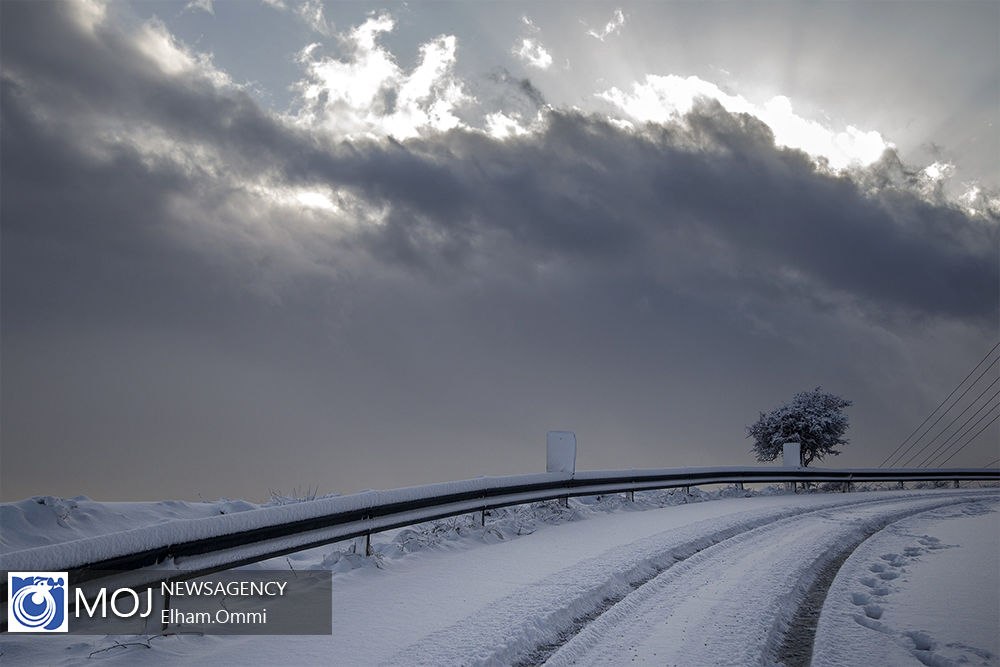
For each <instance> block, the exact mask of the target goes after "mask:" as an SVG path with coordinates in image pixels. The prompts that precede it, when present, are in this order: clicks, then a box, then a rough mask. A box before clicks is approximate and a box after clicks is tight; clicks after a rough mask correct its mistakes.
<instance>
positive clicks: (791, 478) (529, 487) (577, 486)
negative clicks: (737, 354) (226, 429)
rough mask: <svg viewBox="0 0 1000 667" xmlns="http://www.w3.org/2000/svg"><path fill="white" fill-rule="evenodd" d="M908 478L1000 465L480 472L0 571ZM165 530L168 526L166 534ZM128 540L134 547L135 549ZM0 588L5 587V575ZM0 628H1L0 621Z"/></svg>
mask: <svg viewBox="0 0 1000 667" xmlns="http://www.w3.org/2000/svg"><path fill="white" fill-rule="evenodd" d="M917 481H955V482H958V481H989V482H1000V470H998V469H988V468H950V469H878V468H862V469H842V470H829V469H821V468H814V469H808V468H784V467H770V468H765V467H716V468H681V469H662V470H617V471H586V472H576V473H575V474H569V473H541V474H536V475H518V476H512V477H481V478H478V479H473V480H466V481H463V482H450V483H445V484H432V485H428V486H423V487H412V488H408V489H395V490H391V491H370V492H363V493H359V494H353V495H350V496H335V497H330V498H322V499H317V500H313V501H304V502H302V503H296V504H292V505H285V506H279V507H273V508H263V509H258V510H249V511H246V512H241V513H237V514H231V515H224V516H218V517H207V518H202V519H193V520H183V521H177V522H171V524H165V525H166V527H167V529H166V530H164V529H163V526H157V527H152V528H150V529H138V530H135V531H128V532H126V533H121V534H117V535H114V536H99V537H95V538H90V539H86V540H77V541H75V542H70V543H63V544H57V545H51V546H43V547H38V548H33V549H26V550H22V551H16V552H12V553H8V554H3V555H0V570H8V571H10V570H14V571H16V570H35V571H66V572H68V573H69V578H70V582H72V584H73V585H74V586H76V585H79V584H82V583H85V582H92V584H97V583H99V580H100V581H111V580H112V579H115V580H118V579H124V580H127V581H128V585H149V584H158V583H159V582H167V581H175V580H178V579H181V578H187V579H189V578H193V577H196V576H203V575H206V574H211V573H213V572H218V571H220V570H227V569H231V568H234V567H239V566H242V565H248V564H251V563H256V562H260V561H263V560H267V559H270V558H275V557H278V556H283V555H286V554H290V553H293V552H296V551H302V550H304V549H309V548H313V547H318V546H323V545H326V544H330V543H333V542H340V541H344V540H348V539H352V538H356V537H362V536H368V537H369V538H370V536H371V534H373V533H377V532H381V531H385V530H391V529H393V528H401V527H404V526H410V525H413V524H417V523H423V522H425V521H432V520H435V519H443V518H446V517H451V516H456V515H460V514H468V513H473V512H485V511H488V510H492V509H499V508H502V507H509V506H512V505H521V504H526V503H531V502H538V501H543V500H552V499H559V498H569V497H574V496H593V495H600V494H609V493H628V492H634V491H644V490H654V489H668V488H679V487H690V486H697V485H702V484H757V483H774V482H796V483H801V482H841V483H844V484H845V485H849V484H851V483H858V482H917ZM846 488H847V487H846V486H845V490H846ZM171 527H176V528H178V530H176V531H171V530H170V528H171ZM192 535H197V537H193V538H192V537H191V536H192ZM125 538H130V539H125ZM130 544H131V545H133V546H130ZM136 544H142V547H141V548H135V546H134V545H136ZM109 549H110V551H109ZM109 553H111V554H113V555H110V556H109V555H108V554H109ZM91 554H102V555H103V556H104V557H96V558H95V557H93V556H91ZM173 568H182V569H183V572H178V571H177V570H175V569H173ZM109 573H111V574H109ZM2 585H3V587H4V588H6V581H4V582H2ZM109 585H110V584H109ZM2 625H3V626H4V627H5V626H6V618H4V619H3V622H2Z"/></svg>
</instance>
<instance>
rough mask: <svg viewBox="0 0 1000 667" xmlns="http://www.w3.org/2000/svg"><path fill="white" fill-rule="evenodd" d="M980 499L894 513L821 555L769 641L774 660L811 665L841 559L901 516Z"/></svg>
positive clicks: (794, 666)
mask: <svg viewBox="0 0 1000 667" xmlns="http://www.w3.org/2000/svg"><path fill="white" fill-rule="evenodd" d="M980 501H981V499H978V498H968V499H964V500H961V501H958V502H957V503H946V504H944V505H938V506H937V507H931V508H927V509H921V510H915V511H907V512H901V513H897V514H893V515H891V516H888V517H886V518H885V519H884V520H882V521H879V522H877V523H873V524H871V525H869V526H868V527H867V528H865V529H864V530H863V531H861V532H860V534H858V535H855V536H854V537H853V538H852V539H850V540H848V542H847V543H846V544H845V545H844V546H843V548H842V549H840V550H839V551H838V552H836V553H834V554H829V555H827V556H824V557H822V558H821V559H819V560H818V561H817V562H815V563H813V567H812V568H810V570H813V569H815V572H816V574H815V576H814V577H812V578H813V581H812V583H811V585H810V586H809V588H808V589H807V590H806V593H805V595H804V596H803V598H802V600H801V601H800V602H799V604H798V606H797V607H796V609H795V611H794V613H793V614H792V615H791V618H790V619H789V620H788V621H787V622H786V623H785V624H784V625H785V627H784V629H783V631H781V632H780V637H776V638H775V640H774V641H773V643H772V644H771V645H772V646H777V650H776V651H775V652H774V658H775V661H776V662H777V663H779V664H782V665H788V667H800V666H805V665H809V664H810V662H811V661H812V651H813V643H814V642H815V639H816V627H817V625H818V624H819V615H820V611H821V610H822V609H823V603H824V602H825V601H826V596H827V593H828V592H829V590H830V586H831V585H832V584H833V580H834V579H835V578H836V576H837V573H838V572H839V571H840V568H841V567H842V566H843V564H844V562H845V561H847V559H848V558H849V557H850V556H851V554H853V553H854V552H855V551H856V550H857V549H858V547H860V546H861V545H862V544H863V543H865V542H866V541H868V540H869V539H871V538H872V537H874V536H875V535H877V534H878V533H880V532H882V531H883V530H885V529H886V528H887V527H889V526H890V525H892V524H894V523H898V522H899V521H902V520H904V519H908V518H910V517H913V516H916V515H918V514H925V513H927V512H933V511H935V510H937V509H940V508H941V507H943V506H946V505H952V504H959V503H975V502H980Z"/></svg>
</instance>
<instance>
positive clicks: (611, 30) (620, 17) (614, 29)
mask: <svg viewBox="0 0 1000 667" xmlns="http://www.w3.org/2000/svg"><path fill="white" fill-rule="evenodd" d="M623 25H625V14H624V13H623V12H622V10H621V9H616V10H615V13H614V15H613V16H612V17H611V20H610V21H608V22H607V24H606V25H605V26H604V28H602V29H601V31H600V32H598V31H596V30H593V29H591V30H588V31H587V34H588V35H590V36H591V37H593V38H594V39H598V40H600V41H602V42H603V41H604V40H605V39H607V38H608V37H610V36H611V35H617V34H618V33H619V32H621V29H622V26H623Z"/></svg>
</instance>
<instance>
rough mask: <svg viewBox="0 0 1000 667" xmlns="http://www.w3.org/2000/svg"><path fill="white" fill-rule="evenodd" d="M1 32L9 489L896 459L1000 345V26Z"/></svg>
mask: <svg viewBox="0 0 1000 667" xmlns="http://www.w3.org/2000/svg"><path fill="white" fill-rule="evenodd" d="M0 19H2V20H0V23H2V35H0V37H2V41H0V48H2V63H3V65H2V91H0V105H2V125H0V133H2V136H0V142H2V143H0V150H2V153H0V159H2V165H0V166H2V173H0V177H2V180H0V184H2V193H0V195H2V196H0V207H2V210H0V213H2V218H0V221H2V285H0V286H2V313H0V315H2V319H0V325H2V332H0V333H2V339H0V341H2V347H0V353H2V358H0V362H2V367H0V368H2V415H0V416H2V421H0V427H2V433H0V434H2V450H0V456H2V472H0V474H2V496H3V499H4V500H16V499H20V498H24V497H28V496H32V495H40V494H53V495H62V496H73V495H76V494H85V495H87V496H90V497H92V498H96V499H103V500H116V499H159V498H184V499H198V498H204V499H214V498H217V497H219V496H227V497H246V498H249V499H254V500H260V499H263V498H266V497H267V494H268V489H280V490H282V491H286V492H287V491H291V490H293V489H295V488H299V489H306V488H317V489H318V490H319V491H320V492H323V493H325V492H339V493H348V492H352V491H357V490H360V489H363V488H390V487H397V486H405V485H412V484H422V483H427V482H432V481H446V480H451V479H461V478H468V477H475V476H477V475H481V474H509V473H523V472H536V471H543V470H544V465H545V464H544V460H545V454H544V441H545V432H546V431H547V430H550V429H571V430H574V431H576V434H577V439H578V443H579V454H578V459H577V465H578V468H581V469H588V468H589V469H601V468H627V467H636V468H640V467H676V466H689V465H717V464H725V465H747V464H752V463H753V457H752V455H751V453H750V444H751V443H750V442H749V441H748V440H746V439H745V427H746V426H747V425H748V424H750V423H751V422H753V421H754V420H755V419H756V417H757V415H758V412H759V411H762V410H768V409H770V408H772V407H775V406H776V405H778V404H780V403H782V402H784V401H786V400H789V399H790V398H791V396H792V395H793V394H794V393H796V392H799V391H804V390H809V389H812V388H814V387H816V386H818V385H821V386H822V387H823V388H824V389H826V390H829V391H832V392H836V393H840V394H842V395H844V396H846V397H847V398H850V399H852V400H853V401H854V405H853V407H851V408H850V409H849V411H848V414H849V415H850V417H851V423H852V426H851V429H850V431H849V437H850V439H851V444H850V445H848V446H847V447H846V448H845V451H844V454H843V455H842V456H840V457H839V458H836V459H832V460H828V461H826V462H824V465H836V466H871V465H877V464H878V463H879V462H881V461H882V460H883V459H884V458H885V457H886V455H888V454H889V453H890V452H891V451H892V450H893V449H894V448H895V447H896V446H897V445H898V444H899V443H900V441H902V440H903V439H904V438H905V437H906V436H907V434H909V433H910V432H911V431H912V430H913V428H915V427H916V426H917V424H919V423H920V422H921V420H923V419H924V417H925V416H927V414H928V413H929V412H930V411H931V410H932V409H933V408H934V407H935V406H936V405H937V404H938V403H939V402H940V401H941V400H942V399H943V398H944V397H945V396H946V395H947V394H948V392H949V391H951V390H952V388H953V387H954V386H955V385H956V384H957V383H958V382H959V381H960V380H961V379H962V378H963V377H964V376H965V375H966V374H967V373H968V372H969V371H970V370H971V369H972V367H973V366H975V364H976V363H977V362H978V361H979V360H980V359H981V358H982V356H983V355H984V354H985V353H986V351H987V350H989V349H990V348H991V346H992V345H993V344H994V343H995V342H996V341H997V339H998V337H1000V330H998V329H1000V326H998V301H1000V295H998V284H1000V256H998V239H1000V234H998V226H1000V159H998V156H1000V131H998V120H1000V118H998V116H1000V40H998V34H1000V4H998V3H995V2H977V3H963V2H919V3H902V2H899V3H895V2H880V3H850V2H837V3H825V4H822V3H814V2H803V3H773V2H769V3H760V4H758V3H688V2H684V3H680V2H678V3H646V2H643V3H636V4H634V5H629V4H623V5H616V4H612V3H606V2H600V3H591V4H588V3H554V2H550V3H538V4H519V3H510V2H505V3H490V4H481V3H445V2H436V3H428V4H423V3H402V4H389V5H372V4H366V3H329V4H325V3H321V2H317V1H315V0H309V1H308V2H302V1H301V0H266V1H261V2H251V1H249V0H248V1H246V2H221V1H216V2H212V1H211V0H198V1H196V2H192V3H189V4H185V3H182V2H181V3H177V2H148V1H143V2H136V3H112V4H108V5H106V4H104V3H102V2H97V1H96V0H85V1H76V2H68V1H67V2H30V3H29V2H23V3H22V2H15V1H5V2H3V3H2V5H0ZM996 371H997V366H994V367H993V368H992V369H991V371H990V373H992V374H991V375H989V376H988V379H989V378H991V377H996V374H997V372H996ZM998 438H1000V434H998V430H997V425H996V424H994V425H993V426H992V427H991V428H990V429H989V430H987V431H986V432H984V433H983V434H982V435H981V436H980V437H979V438H978V439H977V440H976V441H975V442H974V443H973V444H972V445H970V446H969V447H967V448H966V449H965V450H963V451H962V452H961V453H960V454H959V455H958V456H956V457H955V458H954V459H953V460H952V461H951V462H950V465H968V466H982V465H986V464H987V463H989V462H991V461H993V460H994V459H996V458H998V457H1000V453H998V444H997V443H998Z"/></svg>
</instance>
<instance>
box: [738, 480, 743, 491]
mask: <svg viewBox="0 0 1000 667" xmlns="http://www.w3.org/2000/svg"><path fill="white" fill-rule="evenodd" d="M736 484H737V486H739V487H740V491H743V490H744V489H743V482H736Z"/></svg>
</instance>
